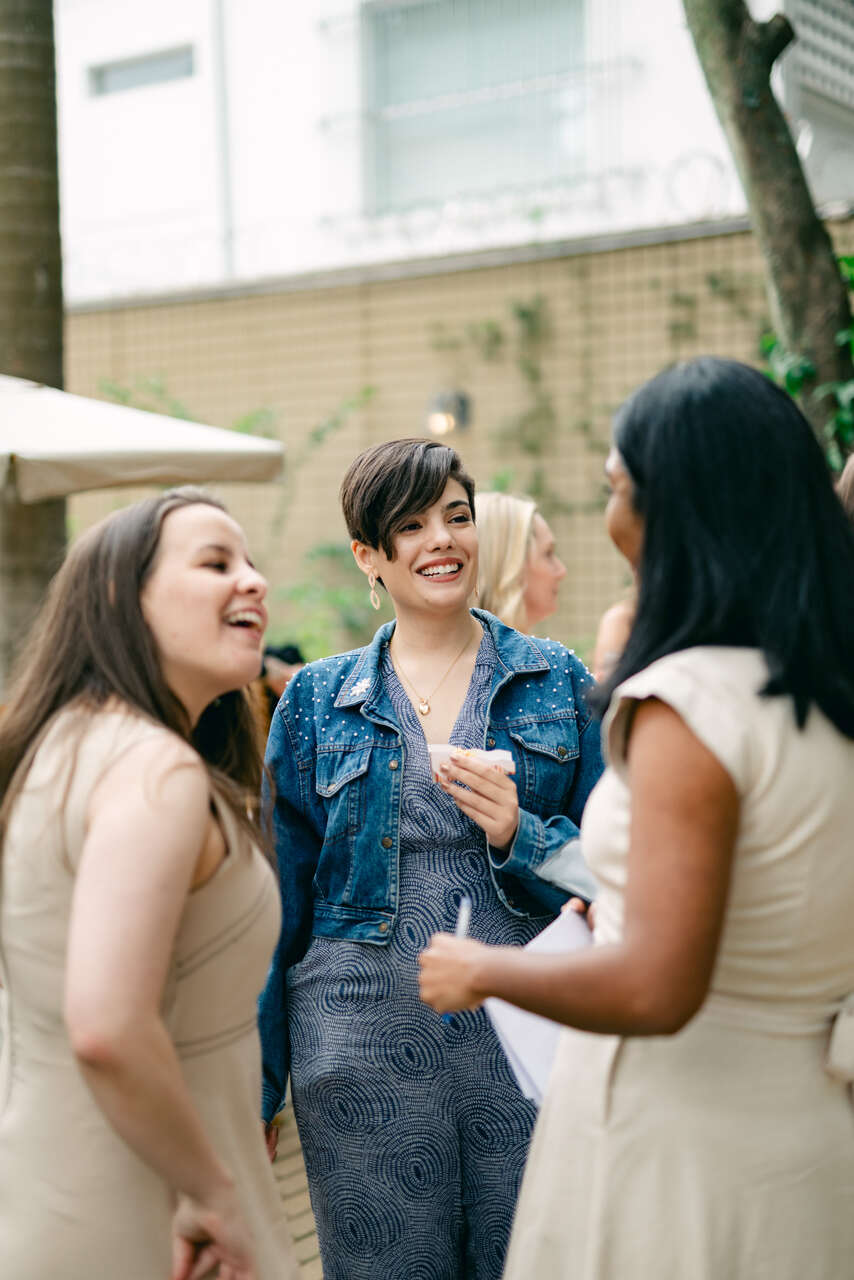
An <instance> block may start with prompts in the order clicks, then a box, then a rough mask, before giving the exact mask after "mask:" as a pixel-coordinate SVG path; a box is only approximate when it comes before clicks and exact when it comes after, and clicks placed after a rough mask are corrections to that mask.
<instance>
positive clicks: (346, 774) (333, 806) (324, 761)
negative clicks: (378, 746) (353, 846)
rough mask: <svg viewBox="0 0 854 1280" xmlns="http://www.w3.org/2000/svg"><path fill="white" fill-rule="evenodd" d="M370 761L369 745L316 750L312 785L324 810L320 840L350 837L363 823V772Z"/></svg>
mask: <svg viewBox="0 0 854 1280" xmlns="http://www.w3.org/2000/svg"><path fill="white" fill-rule="evenodd" d="M370 763H371V748H370V747H340V748H339V747H336V748H331V749H325V750H322V751H318V753H317V766H316V771H315V789H316V791H317V794H318V796H320V798H321V800H322V801H323V807H324V809H325V810H326V833H325V836H324V844H326V845H332V844H334V843H335V842H336V841H339V840H347V839H350V838H351V837H352V836H354V835H355V834H356V832H357V831H359V830H361V828H362V826H363V825H364V822H365V815H366V813H367V808H368V801H367V795H366V792H367V780H366V774H367V772H368V767H369V765H370Z"/></svg>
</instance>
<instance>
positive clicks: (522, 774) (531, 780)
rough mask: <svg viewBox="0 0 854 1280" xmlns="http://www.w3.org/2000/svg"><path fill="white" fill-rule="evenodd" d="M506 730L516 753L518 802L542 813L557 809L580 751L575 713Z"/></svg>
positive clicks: (549, 813) (568, 784)
mask: <svg viewBox="0 0 854 1280" xmlns="http://www.w3.org/2000/svg"><path fill="white" fill-rule="evenodd" d="M507 732H508V734H509V736H510V739H511V741H512V742H513V746H514V751H513V754H514V755H515V757H516V767H517V774H516V778H515V782H516V788H517V791H518V793H519V804H520V805H521V806H522V808H523V809H530V810H532V811H534V812H536V813H541V814H543V815H544V816H551V815H552V814H555V813H560V812H561V811H562V802H563V799H564V797H565V795H566V793H567V792H568V791H569V789H570V787H571V786H572V781H573V778H574V776H575V766H576V761H577V760H578V756H579V751H580V747H579V741H578V724H577V722H576V720H575V717H574V716H567V717H566V718H560V719H555V720H544V721H539V722H535V723H531V724H526V725H516V726H514V727H513V728H508V730H507ZM520 762H521V769H519V765H520Z"/></svg>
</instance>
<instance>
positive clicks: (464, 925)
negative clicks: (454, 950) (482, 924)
mask: <svg viewBox="0 0 854 1280" xmlns="http://www.w3.org/2000/svg"><path fill="white" fill-rule="evenodd" d="M470 923H471V898H470V897H469V896H468V894H467V893H464V894H463V896H462V897H461V898H460V904H459V906H458V907H457V923H456V925H455V926H454V937H455V938H464V937H465V936H466V934H467V933H468V931H469V924H470ZM453 1016H454V1015H453V1014H452V1013H443V1014H442V1021H443V1022H450V1021H451V1020H452V1019H453Z"/></svg>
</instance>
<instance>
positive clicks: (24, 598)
mask: <svg viewBox="0 0 854 1280" xmlns="http://www.w3.org/2000/svg"><path fill="white" fill-rule="evenodd" d="M0 372H2V373H7V374H15V375H17V376H18V377H23V378H32V379H33V380H34V381H36V382H44V383H47V384H48V385H50V386H53V387H61V386H62V258H61V252H60V240H59V176H58V171H57V152H56V71H55V64H54V42H53V3H52V0H0ZM0 431H2V424H0ZM64 549H65V501H64V499H51V500H50V501H47V502H37V503H31V504H24V503H22V502H21V501H20V499H19V497H18V493H17V489H16V487H15V480H14V465H13V466H12V468H11V469H10V472H9V475H8V477H7V480H6V484H5V486H4V488H3V490H2V493H0V697H2V689H3V684H4V682H5V678H6V676H7V675H8V671H9V663H10V660H11V657H12V654H13V653H14V651H15V650H16V649H17V648H18V646H19V645H20V644H21V643H22V641H23V639H24V638H25V635H26V631H27V629H28V627H29V624H30V622H31V620H32V616H33V613H34V612H35V610H36V608H37V607H38V604H39V603H40V601H41V599H42V597H43V595H44V591H45V588H46V586H47V583H48V581H49V580H50V578H51V576H52V575H53V573H54V572H55V570H56V568H57V566H58V564H59V562H60V560H61V558H62V554H63V551H64Z"/></svg>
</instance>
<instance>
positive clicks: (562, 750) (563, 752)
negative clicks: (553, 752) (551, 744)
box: [557, 747, 566, 760]
mask: <svg viewBox="0 0 854 1280" xmlns="http://www.w3.org/2000/svg"><path fill="white" fill-rule="evenodd" d="M557 753H558V755H559V756H560V758H561V760H563V758H564V756H565V755H566V747H558V749H557Z"/></svg>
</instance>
